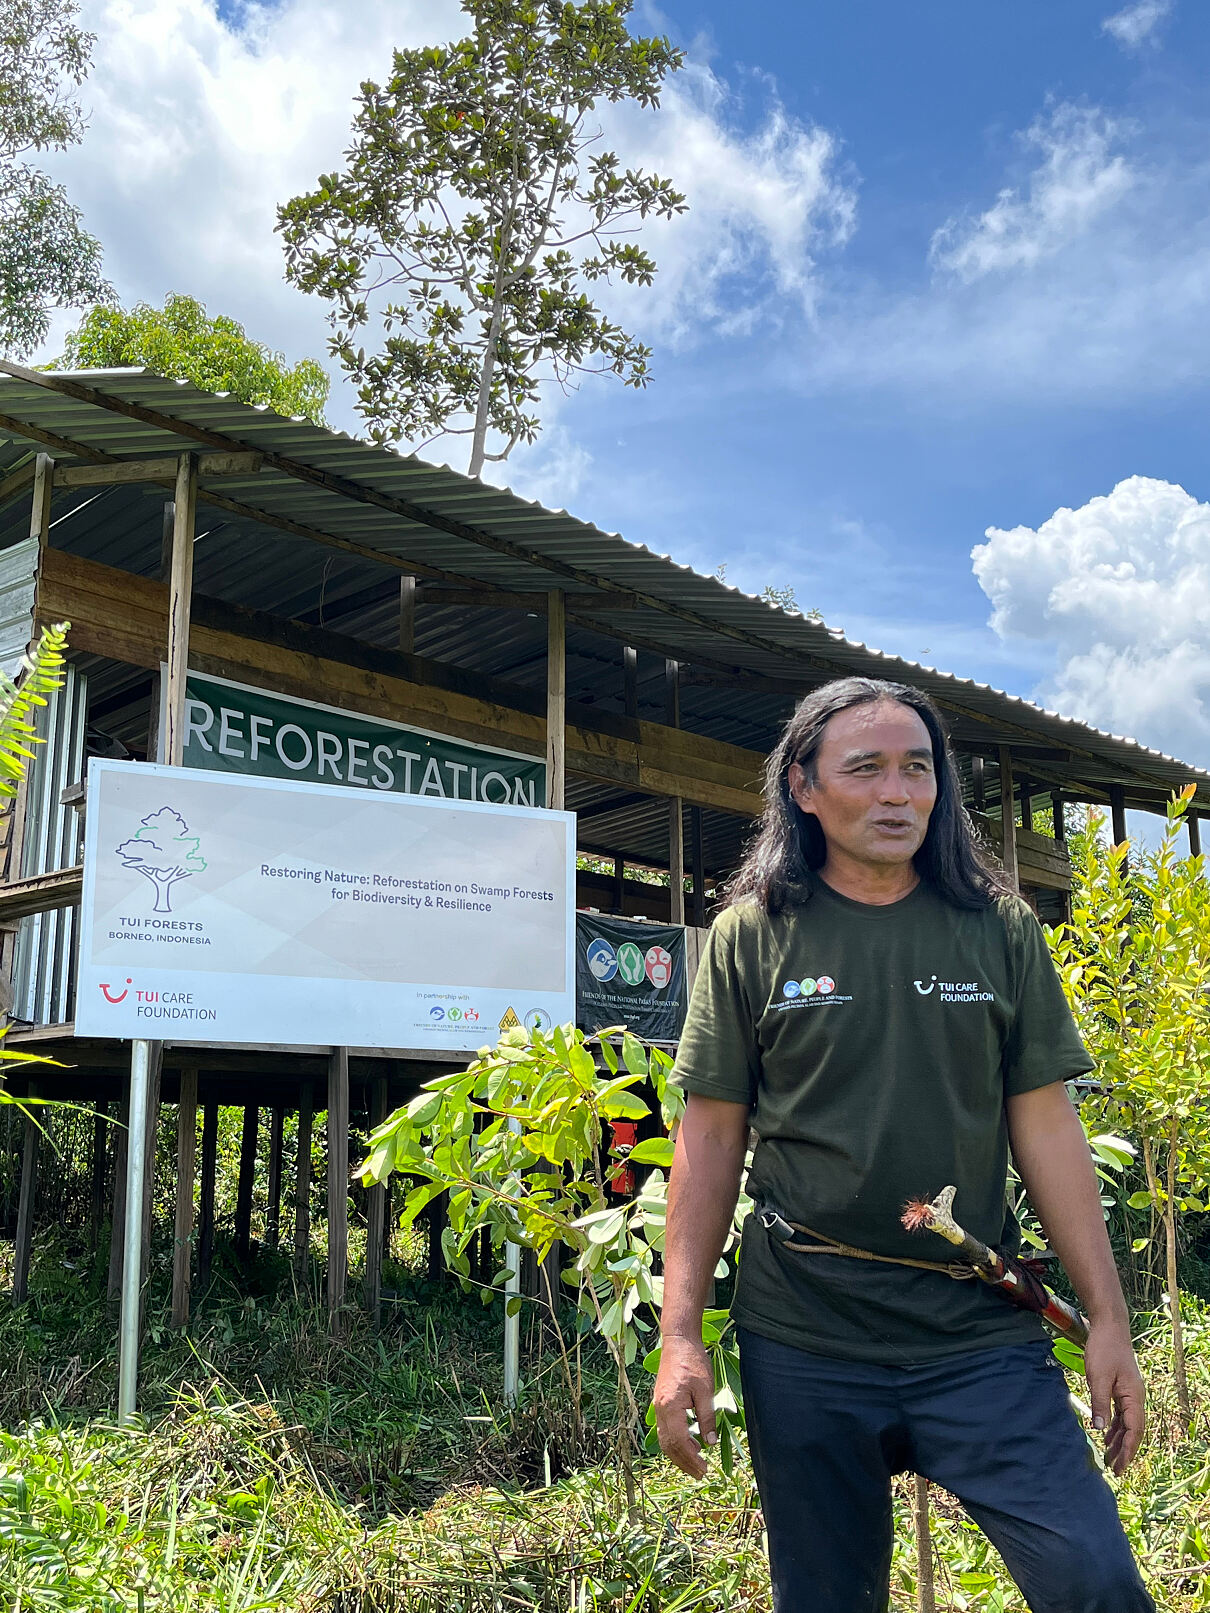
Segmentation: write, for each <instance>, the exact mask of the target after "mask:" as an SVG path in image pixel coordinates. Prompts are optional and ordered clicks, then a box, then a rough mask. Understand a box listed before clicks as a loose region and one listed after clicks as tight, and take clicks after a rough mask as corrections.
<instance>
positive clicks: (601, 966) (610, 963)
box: [588, 936, 618, 985]
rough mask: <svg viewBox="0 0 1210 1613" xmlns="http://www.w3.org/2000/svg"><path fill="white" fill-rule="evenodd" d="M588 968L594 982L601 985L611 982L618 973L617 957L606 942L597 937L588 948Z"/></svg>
mask: <svg viewBox="0 0 1210 1613" xmlns="http://www.w3.org/2000/svg"><path fill="white" fill-rule="evenodd" d="M588 967H589V970H590V971H591V973H592V977H593V979H594V980H599V981H600V982H601V984H602V985H605V984H606V983H607V982H608V981H610V980H612V979H613V977H614V975H616V974H617V972H618V955H617V953H616V952H615V951H614V950H613V948H612V947H611V946H610V944H609V942H608V941H605V940H603V939H602V938H601V937H600V936H597V938H596V940H595V941H593V942H592V944H591V945H590V946H589V948H588Z"/></svg>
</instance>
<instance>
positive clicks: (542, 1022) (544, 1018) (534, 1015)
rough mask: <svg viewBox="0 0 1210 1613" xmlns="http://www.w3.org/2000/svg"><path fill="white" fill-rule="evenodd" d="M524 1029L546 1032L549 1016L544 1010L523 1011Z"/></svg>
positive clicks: (530, 1009) (548, 1026)
mask: <svg viewBox="0 0 1210 1613" xmlns="http://www.w3.org/2000/svg"><path fill="white" fill-rule="evenodd" d="M525 1028H526V1030H527V1031H548V1030H549V1029H550V1015H549V1014H548V1013H547V1012H546V1010H545V1008H527V1009H526V1011H525Z"/></svg>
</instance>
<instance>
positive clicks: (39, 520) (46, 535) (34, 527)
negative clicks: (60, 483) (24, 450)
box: [29, 454, 55, 549]
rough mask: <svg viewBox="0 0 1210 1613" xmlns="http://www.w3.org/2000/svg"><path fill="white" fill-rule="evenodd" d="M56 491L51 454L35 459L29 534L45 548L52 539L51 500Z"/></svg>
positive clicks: (40, 546) (39, 545) (40, 455)
mask: <svg viewBox="0 0 1210 1613" xmlns="http://www.w3.org/2000/svg"><path fill="white" fill-rule="evenodd" d="M54 491H55V462H54V460H53V459H52V458H51V457H50V455H49V454H39V455H38V456H37V458H36V459H35V460H34V492H33V499H32V501H31V504H30V511H29V535H30V537H31V538H34V539H35V540H36V541H37V544H38V547H39V549H45V548H46V546H47V544H48V543H49V541H50V501H51V499H52V497H53V496H54Z"/></svg>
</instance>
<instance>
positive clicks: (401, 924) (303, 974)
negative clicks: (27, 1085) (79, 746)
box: [76, 759, 575, 1052]
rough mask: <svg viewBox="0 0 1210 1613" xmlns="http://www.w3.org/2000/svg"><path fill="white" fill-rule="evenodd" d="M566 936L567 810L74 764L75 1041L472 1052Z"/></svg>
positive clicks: (558, 968) (557, 1004)
mask: <svg viewBox="0 0 1210 1613" xmlns="http://www.w3.org/2000/svg"><path fill="white" fill-rule="evenodd" d="M574 940H575V817H574V815H573V814H572V813H569V812H552V811H548V810H546V809H545V808H542V807H538V808H529V807H515V806H489V805H486V804H485V803H483V802H479V801H475V802H472V801H452V800H442V799H431V798H427V797H420V796H417V795H400V794H391V793H385V792H384V793H381V794H379V793H375V792H373V791H369V790H366V791H363V790H352V791H351V790H349V789H348V788H347V787H346V786H345V785H344V784H340V785H327V784H324V785H320V784H300V783H296V782H290V783H285V782H281V781H279V780H276V779H261V778H246V777H244V778H240V777H235V776H224V775H222V774H219V773H213V772H208V773H203V772H192V771H189V770H187V769H184V768H175V767H162V766H153V765H147V764H142V763H135V762H110V761H101V760H97V759H94V760H93V761H92V762H91V764H90V766H89V769H88V800H87V810H86V813H85V857H84V893H83V899H82V903H81V921H80V955H79V972H78V976H77V990H76V1034H77V1035H78V1036H106V1037H128V1036H129V1037H144V1038H150V1039H157V1040H166V1041H172V1042H190V1041H193V1042H209V1043H215V1042H220V1043H221V1042H232V1043H246V1044H251V1045H253V1046H265V1045H271V1044H285V1045H293V1046H299V1045H303V1044H319V1045H321V1046H336V1047H348V1046H352V1047H381V1048H399V1049H405V1048H425V1049H429V1048H449V1049H452V1050H457V1051H460V1052H474V1051H475V1050H476V1049H478V1048H480V1047H482V1046H484V1045H485V1044H494V1043H495V1042H496V1040H497V1039H498V1037H499V1033H500V1030H501V1029H502V1028H508V1027H509V1026H512V1025H517V1024H521V1023H525V1024H528V1025H540V1026H543V1027H545V1026H549V1025H552V1024H566V1023H568V1022H569V1021H570V1020H572V1019H574V1017H575V970H574V960H573V951H574Z"/></svg>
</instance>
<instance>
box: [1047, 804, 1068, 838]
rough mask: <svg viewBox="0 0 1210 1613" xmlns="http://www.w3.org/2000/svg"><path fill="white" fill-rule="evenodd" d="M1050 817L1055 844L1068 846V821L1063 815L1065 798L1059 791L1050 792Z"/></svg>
mask: <svg viewBox="0 0 1210 1613" xmlns="http://www.w3.org/2000/svg"><path fill="white" fill-rule="evenodd" d="M1050 816H1051V822H1052V823H1053V825H1054V831H1055V844H1056V845H1057V846H1065V845H1066V844H1067V819H1066V817H1065V816H1064V814H1063V796H1062V793H1061V792H1060V791H1059V790H1052V791H1051V792H1050Z"/></svg>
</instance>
